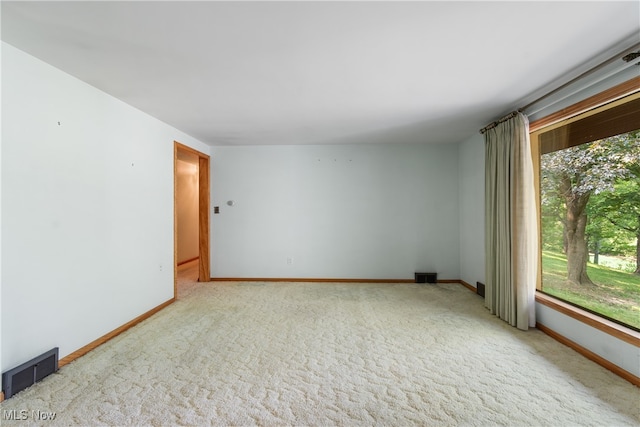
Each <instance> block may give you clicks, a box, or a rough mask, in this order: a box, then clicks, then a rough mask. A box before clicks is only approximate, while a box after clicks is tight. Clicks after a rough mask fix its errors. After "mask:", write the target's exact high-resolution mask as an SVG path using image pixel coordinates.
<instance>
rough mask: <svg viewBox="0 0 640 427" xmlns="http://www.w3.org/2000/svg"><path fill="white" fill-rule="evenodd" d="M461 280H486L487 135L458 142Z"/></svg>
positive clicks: (472, 283) (471, 281)
mask: <svg viewBox="0 0 640 427" xmlns="http://www.w3.org/2000/svg"><path fill="white" fill-rule="evenodd" d="M458 161H459V166H458V167H459V170H460V178H459V183H460V188H459V190H458V191H459V197H460V201H459V206H460V211H459V214H460V216H459V218H460V222H459V227H460V279H461V280H464V281H465V282H467V283H468V284H470V285H472V286H476V282H482V283H484V277H485V276H484V253H485V249H484V137H483V136H482V135H481V134H480V133H478V134H476V135H473V136H472V137H471V138H469V139H468V140H466V141H464V142H461V143H460V144H459V153H458Z"/></svg>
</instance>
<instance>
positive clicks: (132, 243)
mask: <svg viewBox="0 0 640 427" xmlns="http://www.w3.org/2000/svg"><path fill="white" fill-rule="evenodd" d="M2 67H3V68H2V125H3V126H2V248H3V250H2V258H1V264H2V336H1V338H2V339H1V342H2V361H1V365H2V370H5V369H9V368H12V367H14V366H15V365H17V364H20V363H22V362H24V361H26V360H28V359H30V358H32V357H34V356H36V355H38V354H40V353H42V352H43V351H46V350H48V349H50V348H52V347H54V346H59V347H60V356H61V357H64V356H66V355H68V354H69V353H71V352H73V351H75V350H77V349H78V348H80V347H82V346H84V345H86V344H88V343H89V342H91V341H93V340H95V339H97V338H99V337H101V336H102V335H104V334H106V333H108V332H110V331H111V330H113V329H115V328H117V327H119V326H121V325H123V324H124V323H126V322H128V321H130V320H132V319H133V318H135V317H137V316H139V315H140V314H142V313H144V312H146V311H148V310H150V309H152V308H153V307H156V306H158V305H159V304H161V303H163V302H165V301H167V300H169V299H171V298H172V297H173V141H174V140H178V141H180V142H182V143H184V144H187V145H191V146H192V147H194V148H196V149H197V150H200V151H203V152H205V153H206V152H207V151H208V147H207V146H206V145H204V144H202V143H200V142H198V141H196V140H194V139H192V138H190V137H188V136H187V135H185V134H183V133H181V132H179V131H177V130H176V129H173V128H171V127H170V126H168V125H166V124H164V123H161V122H159V121H158V120H156V119H154V118H152V117H150V116H148V115H146V114H144V113H142V112H140V111H138V110H136V109H134V108H132V107H130V106H128V105H126V104H124V103H122V102H121V101H119V100H117V99H115V98H113V97H111V96H109V95H107V94H105V93H103V92H100V91H98V90H97V89H95V88H93V87H91V86H89V85H87V84H85V83H82V82H80V81H79V80H77V79H75V78H74V77H71V76H69V75H68V74H65V73H63V72H61V71H59V70H57V69H55V68H53V67H51V66H49V65H47V64H45V63H43V62H41V61H39V60H37V59H35V58H33V57H31V56H29V55H27V54H25V53H24V52H21V51H19V50H17V49H15V48H13V47H11V46H9V45H7V44H6V43H3V44H2Z"/></svg>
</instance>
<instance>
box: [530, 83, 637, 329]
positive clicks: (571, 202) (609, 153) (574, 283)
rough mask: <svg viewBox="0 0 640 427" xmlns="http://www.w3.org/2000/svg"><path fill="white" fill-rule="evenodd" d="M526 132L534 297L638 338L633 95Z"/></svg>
mask: <svg viewBox="0 0 640 427" xmlns="http://www.w3.org/2000/svg"><path fill="white" fill-rule="evenodd" d="M532 130H533V132H532V133H531V144H532V150H533V154H534V162H536V163H537V165H536V166H537V167H536V168H535V169H536V170H537V171H536V173H537V177H536V183H537V185H538V187H539V195H538V202H539V221H540V231H541V236H540V237H541V240H540V242H541V255H540V257H541V263H540V264H541V271H540V274H539V281H538V282H539V283H538V290H539V291H541V292H543V293H545V294H548V295H551V296H553V297H555V298H558V299H561V300H563V301H565V302H567V303H569V304H572V305H575V306H578V307H581V308H583V309H585V310H587V311H590V312H592V313H594V314H597V315H599V316H601V317H604V318H606V319H609V320H612V321H614V322H617V323H620V324H623V325H625V326H628V327H630V328H632V329H635V330H638V331H640V241H639V239H640V93H638V92H637V88H636V93H635V94H632V95H628V96H626V97H624V98H622V99H617V100H615V101H612V102H609V103H607V104H606V105H603V106H600V107H598V108H594V109H591V110H589V111H586V112H582V113H580V114H577V115H574V116H572V117H570V118H567V119H564V120H563V121H560V122H556V123H553V124H550V125H548V126H544V127H539V126H538V127H537V128H536V127H535V123H533V124H532Z"/></svg>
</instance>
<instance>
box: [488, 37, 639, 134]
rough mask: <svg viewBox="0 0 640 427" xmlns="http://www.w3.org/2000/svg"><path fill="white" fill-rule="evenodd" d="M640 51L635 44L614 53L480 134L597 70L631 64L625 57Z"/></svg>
mask: <svg viewBox="0 0 640 427" xmlns="http://www.w3.org/2000/svg"><path fill="white" fill-rule="evenodd" d="M638 49H640V43H635V44H634V45H633V46H631V47H629V48H627V49H625V50H623V51H621V52H618V53H616V54H615V55H613V56H611V57H610V58H609V59H607V60H606V61H604V62H601V63H600V64H598V65H596V66H595V67H593V68H590V69H589V70H587V71H585V72H584V73H582V74H580V75H579V76H577V77H574V78H573V79H571V80H569V81H568V82H566V83H564V84H562V85H560V86H558V87H557V88H555V89H553V90H551V91H549V92H547V93H545V94H544V95H542V96H540V97H538V98H536V99H535V100H533V101H531V102H529V103H528V104H527V105H525V106H524V107H522V108H519V109H517V110H516V111H514V112H512V113H509V114H507V115H506V116H504V117H503V118H501V119H499V120H496V121H494V122H492V123H489V124H488V125H487V126H485V127H483V128H482V129H480V133H482V134H484V133H485V132H486V131H488V130H489V129H493V128H494V127H496V126H497V125H499V124H500V123H502V122H504V121H506V120H509V119H511V118H512V117H515V116H516V115H517V114H518V113H521V112H523V111H525V110H526V109H527V108H529V107H531V106H532V105H535V104H537V103H538V102H540V101H542V100H543V99H546V98H548V97H550V96H551V95H553V94H555V93H557V92H559V91H560V90H562V89H564V88H565V87H567V86H569V85H571V84H573V83H575V82H577V81H579V80H581V79H584V78H585V77H587V76H589V75H590V74H593V73H595V72H596V71H598V70H601V69H602V68H604V67H606V66H607V65H609V64H612V63H613V62H616V61H618V60H620V59H623V60H624V61H626V62H631V61H633V60H635V59H636V58H635V57H634V58H630V59H629V60H627V59H626V57H627V56H631V55H630V54H633V53H636V52H635V51H636V50H638Z"/></svg>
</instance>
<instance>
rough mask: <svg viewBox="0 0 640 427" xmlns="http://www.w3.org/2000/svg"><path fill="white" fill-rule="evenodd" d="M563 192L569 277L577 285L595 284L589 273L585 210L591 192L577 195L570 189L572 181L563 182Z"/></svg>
mask: <svg viewBox="0 0 640 427" xmlns="http://www.w3.org/2000/svg"><path fill="white" fill-rule="evenodd" d="M561 185H562V187H561V189H562V190H564V191H562V194H564V196H565V202H566V206H567V217H566V221H565V231H566V233H565V234H566V236H567V279H568V280H569V281H570V282H572V283H575V284H577V285H593V282H592V281H591V279H590V278H589V276H588V275H587V261H588V260H589V250H588V247H587V239H586V236H585V230H586V228H587V212H586V210H585V208H586V206H587V202H588V201H589V196H590V195H591V193H586V194H581V195H576V194H573V192H571V191H570V188H571V183H570V182H567V181H565V182H562V183H561Z"/></svg>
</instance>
